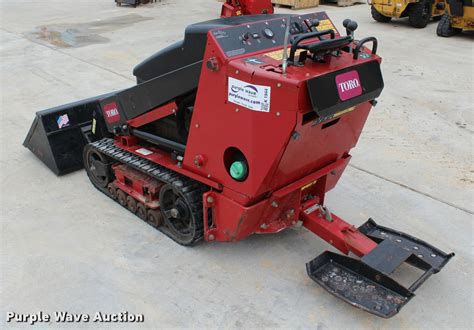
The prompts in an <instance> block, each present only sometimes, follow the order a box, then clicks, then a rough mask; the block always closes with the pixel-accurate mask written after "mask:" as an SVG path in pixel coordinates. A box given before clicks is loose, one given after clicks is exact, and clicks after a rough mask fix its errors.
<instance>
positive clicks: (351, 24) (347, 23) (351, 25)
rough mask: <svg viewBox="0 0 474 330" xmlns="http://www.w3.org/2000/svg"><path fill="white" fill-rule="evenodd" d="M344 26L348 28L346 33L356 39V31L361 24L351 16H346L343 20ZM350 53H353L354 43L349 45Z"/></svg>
mask: <svg viewBox="0 0 474 330" xmlns="http://www.w3.org/2000/svg"><path fill="white" fill-rule="evenodd" d="M342 26H344V27H345V28H346V34H347V35H348V36H351V37H352V40H354V31H355V30H357V28H358V27H359V25H358V24H357V22H356V21H353V20H351V19H349V18H346V19H345V20H344V21H343V22H342ZM349 53H352V45H349Z"/></svg>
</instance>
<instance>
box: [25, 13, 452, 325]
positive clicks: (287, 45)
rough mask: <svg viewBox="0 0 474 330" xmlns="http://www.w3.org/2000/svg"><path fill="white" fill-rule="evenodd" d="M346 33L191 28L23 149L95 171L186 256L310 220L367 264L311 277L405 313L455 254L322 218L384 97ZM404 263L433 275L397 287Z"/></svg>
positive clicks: (297, 25) (271, 27)
mask: <svg viewBox="0 0 474 330" xmlns="http://www.w3.org/2000/svg"><path fill="white" fill-rule="evenodd" d="M343 26H344V27H345V28H346V31H345V33H343V34H341V33H339V32H338V30H337V29H336V27H335V26H334V25H333V23H332V22H331V20H330V19H329V17H328V16H327V15H326V13H324V12H318V13H312V14H304V15H289V16H288V15H254V16H240V17H231V18H221V19H216V20H212V21H207V22H203V23H198V24H193V25H190V26H188V27H187V28H186V32H185V37H184V40H182V41H178V42H176V43H175V44H172V45H170V46H169V47H167V48H165V49H163V50H161V51H159V52H158V53H156V54H155V55H153V56H151V57H150V58H148V59H147V60H145V61H144V62H142V63H141V64H139V65H138V66H137V67H135V69H134V75H135V76H136V77H137V84H136V85H135V86H132V87H129V88H127V89H124V90H122V91H118V92H113V93H110V94H107V95H101V96H97V97H94V98H91V99H87V100H83V101H79V102H75V103H72V104H67V105H63V106H60V107H57V108H53V109H49V110H44V111H40V112H38V113H37V114H36V118H35V121H34V122H33V125H32V127H31V129H30V132H29V133H28V136H27V137H26V140H25V142H24V145H25V146H26V147H28V148H29V149H30V150H31V151H32V152H33V153H35V154H36V155H37V156H38V157H39V158H40V159H41V160H42V161H43V162H44V163H45V164H46V165H48V166H49V167H50V168H51V169H52V170H53V171H54V172H55V173H57V174H64V173H68V172H71V171H73V170H76V169H79V168H82V167H85V169H86V172H87V174H88V176H89V179H90V181H91V182H92V184H93V185H94V186H95V187H96V188H97V189H98V190H99V191H101V192H103V193H104V194H105V195H106V196H108V197H110V198H111V199H112V200H114V201H116V202H118V203H119V204H120V205H122V206H124V207H125V208H127V209H128V210H129V211H131V212H133V213H134V214H136V215H137V216H138V217H140V218H141V219H143V220H145V221H147V222H148V223H149V224H150V225H152V226H153V227H156V228H157V229H158V230H160V231H161V232H163V233H164V234H165V235H167V236H169V237H170V238H171V239H173V240H175V241H176V242H178V243H179V244H182V245H188V246H189V245H193V244H195V243H197V242H199V241H201V240H205V241H217V242H235V241H238V240H242V239H245V238H246V237H248V236H249V235H252V234H271V233H277V232H279V231H282V230H285V229H287V228H289V227H291V226H294V225H296V224H297V223H302V225H303V226H304V227H306V228H307V229H308V230H310V231H311V232H313V233H315V234H316V235H318V236H319V237H321V238H322V239H324V240H325V241H327V242H328V243H329V244H331V245H332V246H333V247H335V248H337V249H338V250H340V251H341V252H342V253H344V254H349V253H352V254H354V255H356V256H357V257H360V259H358V258H357V259H356V258H351V257H347V256H343V255H338V254H335V253H333V252H329V251H326V252H324V253H322V254H321V255H320V256H318V257H316V258H315V259H314V260H312V261H310V262H309V263H307V265H306V267H307V272H308V275H309V276H310V277H311V278H312V279H313V280H314V281H315V282H317V283H318V284H319V285H321V286H322V287H323V288H324V289H326V290H327V291H329V292H330V293H332V294H334V295H336V296H337V297H339V298H341V299H343V300H344V301H346V302H349V303H350V304H351V305H353V306H357V307H360V308H362V309H364V310H366V311H369V312H371V313H373V314H376V315H379V316H382V317H390V316H393V315H394V314H396V313H397V312H398V311H399V309H400V308H401V307H403V306H404V305H405V304H406V303H407V302H408V301H409V300H410V299H411V298H412V297H413V296H414V291H415V290H416V289H417V288H418V287H419V286H420V285H421V284H422V283H423V282H424V281H425V280H426V279H427V278H428V277H430V276H431V275H432V274H435V273H437V272H439V271H440V270H441V269H442V268H443V267H444V266H445V265H446V263H447V262H448V261H449V260H450V259H451V257H452V256H453V254H447V253H444V252H443V251H441V250H439V249H437V248H435V247H433V246H431V245H430V244H428V243H426V242H423V241H422V240H420V239H418V238H415V237H412V236H410V235H407V234H404V233H401V232H399V231H396V230H392V229H390V228H386V227H382V226H379V225H377V224H376V223H375V222H374V221H373V220H371V219H369V220H368V221H367V222H366V223H365V224H363V225H362V226H360V227H359V228H355V227H354V226H353V225H350V224H349V223H347V222H345V221H344V220H342V219H341V218H339V217H337V216H336V215H334V214H332V213H331V212H330V211H328V210H327V209H326V208H325V207H324V199H325V194H326V192H328V191H329V190H331V189H332V188H333V187H334V186H335V185H336V184H337V182H338V180H339V179H340V177H341V175H342V173H343V172H344V170H345V168H346V166H347V164H348V163H349V161H350V158H351V156H350V154H349V152H350V150H351V149H352V148H353V147H354V146H355V145H356V144H357V141H358V140H359V136H360V134H361V132H362V129H363V126H364V124H365V122H366V120H367V118H368V116H369V113H370V111H371V109H372V107H373V106H374V105H375V104H376V99H377V98H378V97H379V96H380V94H381V93H382V90H383V87H384V82H383V78H382V73H381V69H380V63H381V59H380V57H378V56H377V40H376V39H375V38H374V37H368V38H364V39H361V40H355V39H354V31H355V30H356V28H357V23H356V22H354V21H351V20H345V21H344V22H343ZM370 44H371V45H372V47H371V49H369V48H367V47H366V46H367V45H370ZM288 53H289V54H288ZM216 248H218V246H216ZM404 262H407V263H408V264H410V265H412V266H415V267H417V268H419V269H421V270H423V271H424V273H423V275H422V276H420V278H419V279H418V280H416V281H415V282H414V283H413V284H411V285H410V286H409V287H408V288H406V287H405V286H403V285H401V284H399V283H397V282H396V281H395V280H394V279H392V278H391V277H390V275H391V274H392V273H394V272H395V271H396V270H397V269H398V267H399V266H400V265H401V264H402V263H404Z"/></svg>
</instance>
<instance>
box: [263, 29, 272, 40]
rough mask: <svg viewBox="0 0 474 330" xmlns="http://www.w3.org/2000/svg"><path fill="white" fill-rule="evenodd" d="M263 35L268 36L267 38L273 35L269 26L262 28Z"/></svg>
mask: <svg viewBox="0 0 474 330" xmlns="http://www.w3.org/2000/svg"><path fill="white" fill-rule="evenodd" d="M263 35H264V36H265V38H268V39H272V38H273V37H274V36H275V34H274V33H273V31H272V30H271V29H269V28H266V29H264V30H263Z"/></svg>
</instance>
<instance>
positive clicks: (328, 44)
mask: <svg viewBox="0 0 474 330" xmlns="http://www.w3.org/2000/svg"><path fill="white" fill-rule="evenodd" d="M352 40H353V39H352V36H344V37H340V38H337V39H327V40H322V41H319V42H317V43H315V44H312V45H309V47H308V49H309V50H310V51H311V52H312V53H313V54H317V53H319V52H322V51H328V50H331V49H336V48H342V47H345V46H347V45H349V44H350V43H351V42H352Z"/></svg>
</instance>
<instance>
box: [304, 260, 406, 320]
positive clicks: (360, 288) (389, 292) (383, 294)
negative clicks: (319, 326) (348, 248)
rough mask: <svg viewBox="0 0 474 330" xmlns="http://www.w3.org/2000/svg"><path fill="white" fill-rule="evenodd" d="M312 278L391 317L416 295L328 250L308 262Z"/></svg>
mask: <svg viewBox="0 0 474 330" xmlns="http://www.w3.org/2000/svg"><path fill="white" fill-rule="evenodd" d="M306 270H307V271H308V275H309V277H311V279H313V281H315V282H316V283H318V284H319V285H321V286H322V287H323V288H324V289H325V290H327V291H328V292H330V293H331V294H333V295H335V296H336V297H338V298H340V299H342V300H344V301H345V302H347V303H349V304H351V305H353V306H355V307H358V308H361V309H363V310H365V311H367V312H369V313H372V314H375V315H378V316H381V317H384V318H389V317H391V316H393V315H395V314H397V313H398V311H399V310H400V309H401V308H402V307H403V306H404V305H405V304H406V303H407V302H408V301H409V300H410V299H411V298H412V297H413V296H414V294H413V293H412V292H410V291H409V290H408V289H406V288H404V287H403V286H401V285H400V284H398V283H397V282H395V281H394V280H392V279H391V278H390V277H388V276H385V275H381V274H379V273H378V272H377V271H375V270H374V269H372V268H370V267H369V266H367V265H365V264H364V263H363V262H361V261H360V260H356V259H353V258H349V257H345V256H343V255H340V254H336V253H333V252H329V251H326V252H324V253H323V254H321V255H320V256H318V257H317V258H315V259H313V260H312V261H310V262H309V263H307V264H306Z"/></svg>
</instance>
